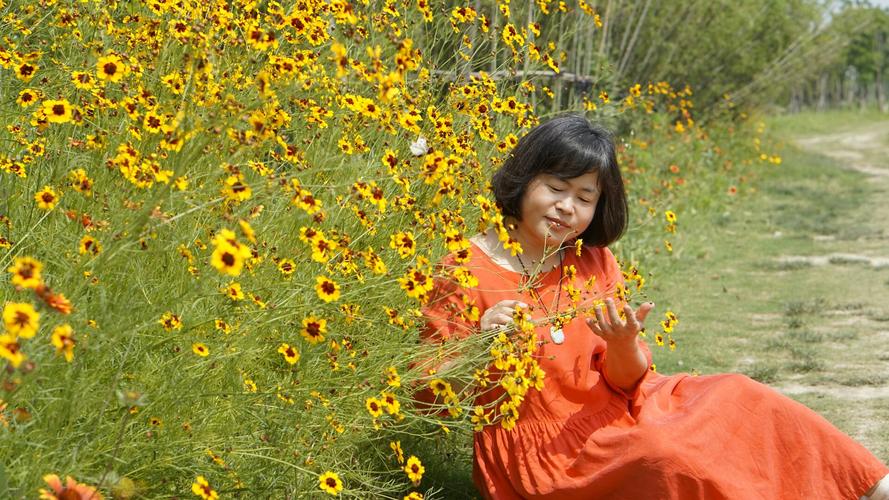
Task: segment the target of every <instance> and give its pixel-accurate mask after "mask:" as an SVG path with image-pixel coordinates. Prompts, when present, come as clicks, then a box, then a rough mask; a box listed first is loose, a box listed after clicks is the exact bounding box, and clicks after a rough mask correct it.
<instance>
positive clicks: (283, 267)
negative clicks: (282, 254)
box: [278, 259, 296, 278]
mask: <svg viewBox="0 0 889 500" xmlns="http://www.w3.org/2000/svg"><path fill="white" fill-rule="evenodd" d="M278 271H280V272H281V274H283V275H284V277H285V278H289V277H290V275H292V274H293V272H294V271H296V262H294V261H293V259H281V260H279V261H278Z"/></svg>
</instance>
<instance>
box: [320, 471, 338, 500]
mask: <svg viewBox="0 0 889 500" xmlns="http://www.w3.org/2000/svg"><path fill="white" fill-rule="evenodd" d="M318 487H319V488H321V490H322V491H324V492H325V493H327V494H328V495H333V496H337V495H339V494H340V492H341V491H343V481H342V480H341V479H340V476H339V475H337V473H336V472H332V471H327V472H325V473H324V474H321V475H320V476H318Z"/></svg>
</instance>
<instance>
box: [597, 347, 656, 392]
mask: <svg viewBox="0 0 889 500" xmlns="http://www.w3.org/2000/svg"><path fill="white" fill-rule="evenodd" d="M607 344H608V347H607V348H606V351H605V374H606V375H605V376H606V377H608V380H610V381H611V383H613V384H614V385H616V386H618V387H619V388H621V389H623V390H624V391H626V392H632V391H633V389H634V388H635V387H636V384H638V383H639V379H641V378H642V376H643V375H645V372H646V371H647V370H648V359H646V358H645V353H644V352H642V349H640V348H639V343H638V342H637V341H636V339H633V340H632V341H629V342H614V341H613V342H608V343H607Z"/></svg>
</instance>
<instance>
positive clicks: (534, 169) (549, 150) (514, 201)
mask: <svg viewBox="0 0 889 500" xmlns="http://www.w3.org/2000/svg"><path fill="white" fill-rule="evenodd" d="M587 172H595V173H596V174H597V175H598V180H599V190H600V196H599V202H598V203H597V204H596V213H595V215H594V216H593V220H592V222H590V225H589V226H588V227H587V228H586V230H584V232H583V233H581V234H580V235H578V238H581V239H582V240H583V244H584V245H589V246H596V247H605V246H608V245H610V244H611V243H613V242H615V241H617V240H618V239H619V238H620V237H621V235H622V234H623V233H624V230H625V229H626V227H627V222H628V218H629V211H628V209H627V195H626V191H625V190H624V181H623V178H622V177H621V174H620V168H619V166H618V164H617V155H616V153H615V146H614V138H613V136H612V134H611V132H609V131H608V130H606V129H605V128H604V127H602V126H600V125H597V124H594V123H591V122H590V121H589V120H588V119H586V118H585V117H584V116H582V115H578V114H568V115H561V116H558V117H555V118H552V119H551V120H548V121H546V122H544V123H541V124H540V125H537V126H536V127H534V128H533V129H531V130H530V131H529V132H528V133H527V134H525V135H524V136H523V137H522V138H521V139H519V142H518V144H516V146H515V148H513V150H512V151H511V152H510V153H509V155H508V156H507V158H506V160H504V162H503V165H501V167H500V169H499V170H497V172H495V173H494V176H493V177H492V178H491V185H492V188H493V193H494V198H495V200H496V203H497V206H498V208H499V209H500V212H501V213H502V214H503V216H504V217H509V216H511V217H515V218H516V219H517V220H521V214H522V199H523V198H524V196H525V191H526V190H527V187H528V184H529V183H530V182H531V180H532V179H534V178H535V177H537V176H538V175H540V174H550V175H554V176H556V177H558V178H560V179H562V180H567V179H573V178H575V177H578V176H581V175H583V174H585V173H587Z"/></svg>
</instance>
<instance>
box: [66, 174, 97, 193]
mask: <svg viewBox="0 0 889 500" xmlns="http://www.w3.org/2000/svg"><path fill="white" fill-rule="evenodd" d="M68 182H69V183H70V184H71V187H73V188H74V190H75V191H77V192H79V193H83V194H84V195H86V196H91V195H92V192H93V180H92V179H90V178H89V176H88V175H87V174H86V170H84V169H82V168H78V169H76V170H72V171H71V172H69V173H68Z"/></svg>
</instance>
